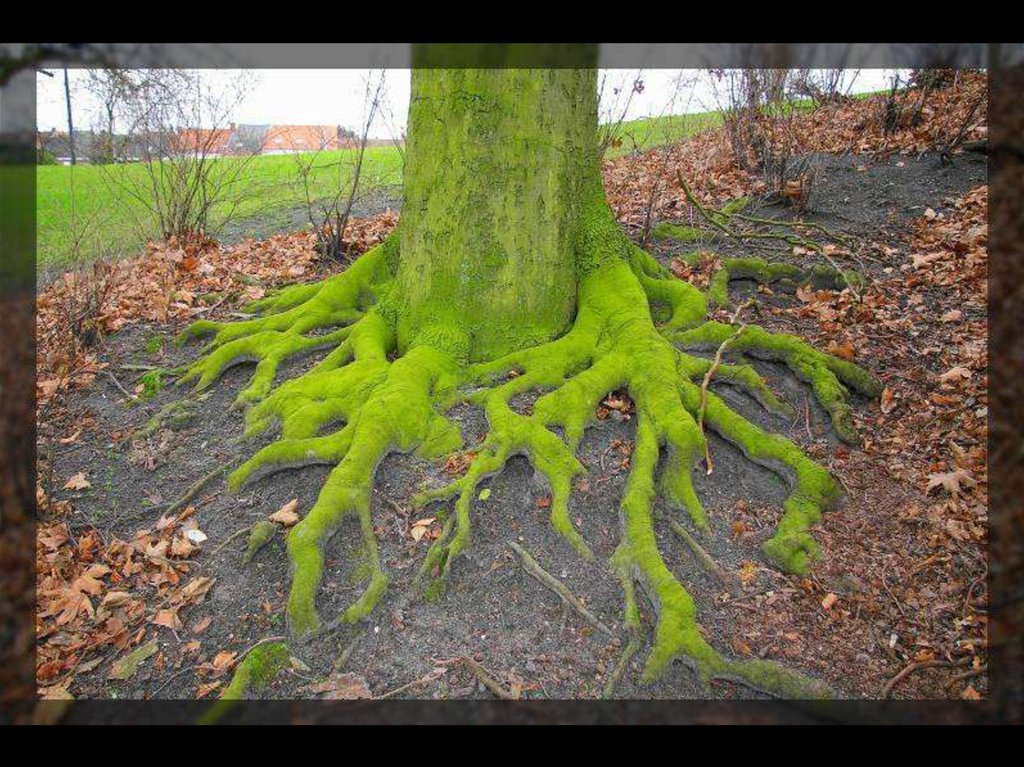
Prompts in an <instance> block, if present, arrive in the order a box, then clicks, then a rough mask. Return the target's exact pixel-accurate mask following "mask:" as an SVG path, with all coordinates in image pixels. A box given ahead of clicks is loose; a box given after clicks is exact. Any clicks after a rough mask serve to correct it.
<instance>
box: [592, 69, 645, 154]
mask: <svg viewBox="0 0 1024 767" xmlns="http://www.w3.org/2000/svg"><path fill="white" fill-rule="evenodd" d="M607 79H608V78H607V75H603V76H602V77H601V82H600V84H599V86H598V93H597V99H598V103H600V104H601V105H602V107H601V112H602V113H601V115H600V119H599V120H598V142H599V143H598V146H599V147H600V152H601V156H602V157H603V156H604V155H605V154H606V153H607V152H608V150H609V149H618V148H619V147H621V146H622V142H623V137H622V131H621V128H622V123H623V121H625V119H626V115H627V114H628V113H629V107H630V105H631V104H632V103H633V97H634V96H636V95H638V94H640V93H643V92H644V87H645V86H644V81H643V70H640V71H639V72H638V73H637V75H636V77H634V78H633V79H632V81H631V82H629V83H626V84H620V85H612V86H609V85H608V82H607ZM606 94H610V95H606ZM630 138H631V139H633V141H634V144H633V151H634V152H635V151H637V150H638V149H639V147H638V146H637V145H636V141H635V138H634V137H632V136H631V137H630Z"/></svg>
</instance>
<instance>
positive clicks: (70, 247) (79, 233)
mask: <svg viewBox="0 0 1024 767" xmlns="http://www.w3.org/2000/svg"><path fill="white" fill-rule="evenodd" d="M354 158H355V153H354V152H353V151H352V150H338V151H333V152H322V153H320V154H319V155H317V156H316V158H315V160H314V162H313V166H312V171H311V173H310V193H311V195H312V196H313V197H314V198H322V197H327V196H330V195H331V194H332V190H334V189H337V188H339V186H342V185H347V184H348V183H350V182H351V178H352V176H351V174H352V167H353V161H354ZM298 159H299V160H301V159H305V160H307V161H308V160H309V159H311V158H310V157H309V156H307V157H305V158H301V157H300V158H298ZM243 162H245V161H244V160H242V159H240V158H221V159H216V160H212V161H211V163H212V164H213V169H212V171H211V176H213V177H215V178H216V177H219V178H233V181H232V183H231V184H230V185H229V186H228V187H227V190H226V193H225V202H224V203H222V204H220V205H218V206H216V207H215V208H214V209H213V211H212V220H211V222H210V228H211V233H213V234H216V233H217V231H218V230H219V229H220V228H221V227H222V226H223V225H224V224H225V223H226V220H227V219H228V217H229V216H230V217H232V218H233V219H234V220H238V219H246V218H252V217H257V216H271V217H273V216H275V215H279V214H280V213H281V212H282V211H286V210H291V209H295V208H300V207H302V206H304V205H305V195H306V192H305V189H304V186H303V183H302V181H301V176H300V173H299V170H298V169H299V164H298V161H297V158H296V156H294V155H265V156H260V157H254V158H252V159H250V160H249V161H248V164H247V165H246V166H245V167H244V168H242V169H241V170H240V171H239V169H238V168H237V167H232V166H237V165H238V164H240V163H243ZM236 174H237V177H235V175H236ZM361 178H362V181H361V183H362V184H363V185H364V188H373V187H377V186H381V185H394V184H400V183H401V178H402V159H401V154H400V152H399V151H398V149H396V148H395V147H372V148H370V149H367V151H366V157H365V159H364V163H363V171H362V177H361ZM147 179H148V174H147V172H146V169H145V167H144V166H142V165H141V164H138V163H128V164H124V165H108V166H99V165H77V166H75V167H70V166H61V165H41V166H38V167H37V169H36V182H37V185H36V231H37V236H38V243H37V244H38V250H37V266H38V269H39V271H49V272H52V271H54V270H57V269H60V268H61V267H63V266H66V265H68V264H70V263H71V262H72V261H74V260H76V258H78V259H81V260H85V261H88V260H92V259H94V258H97V257H112V258H116V257H119V256H124V255H131V254H134V253H136V252H138V251H139V250H140V249H141V247H142V246H143V245H144V244H145V242H146V240H147V239H150V238H152V237H154V236H156V235H157V234H158V225H157V222H156V220H155V218H154V216H153V215H152V214H151V212H150V211H149V210H148V209H147V207H146V205H144V204H143V203H142V202H140V201H139V199H137V197H136V196H134V195H133V194H132V192H131V189H133V188H145V186H146V183H147ZM72 202H74V205H73V204H72ZM76 242H77V244H76Z"/></svg>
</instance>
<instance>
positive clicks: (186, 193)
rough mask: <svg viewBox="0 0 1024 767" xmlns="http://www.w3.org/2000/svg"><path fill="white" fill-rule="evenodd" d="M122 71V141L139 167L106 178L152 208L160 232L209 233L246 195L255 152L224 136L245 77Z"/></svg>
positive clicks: (186, 236) (243, 89)
mask: <svg viewBox="0 0 1024 767" xmlns="http://www.w3.org/2000/svg"><path fill="white" fill-rule="evenodd" d="M122 74H123V80H124V82H125V83H126V84H123V85H122V86H121V88H122V90H123V94H124V95H123V96H122V101H123V106H122V111H123V113H124V115H125V118H126V122H127V124H128V126H129V131H128V133H127V134H126V139H125V140H126V142H127V143H128V145H130V147H131V149H130V151H131V152H132V155H133V157H137V158H138V165H139V166H140V167H141V172H124V173H122V172H108V173H107V179H108V180H109V182H110V183H112V184H113V185H114V186H115V187H117V188H118V189H119V190H120V191H121V192H123V193H125V194H127V195H128V196H129V197H130V198H131V199H133V200H135V201H137V202H138V203H140V204H141V206H142V207H143V209H144V210H146V211H147V212H148V213H149V214H151V216H152V219H153V221H155V224H156V227H157V229H158V231H159V235H160V236H161V237H162V238H164V239H169V238H171V237H177V238H178V239H179V240H182V241H184V240H187V239H189V238H190V237H195V236H205V235H207V234H212V233H213V232H214V231H215V230H216V229H218V228H219V227H221V226H223V225H224V224H225V223H227V222H228V221H229V220H231V218H232V216H233V215H234V213H235V212H236V211H237V209H238V206H239V205H240V204H241V203H242V201H243V200H244V199H245V193H246V190H245V189H244V187H243V185H242V184H240V183H239V182H240V180H241V179H242V178H243V176H244V174H245V171H246V168H247V166H248V164H249V161H250V160H251V159H252V158H253V157H254V156H255V155H256V153H257V151H258V149H257V150H256V151H253V149H252V147H250V146H247V145H246V144H245V143H244V142H234V143H232V142H230V141H229V138H230V136H231V133H232V131H231V124H230V122H229V119H230V117H231V114H232V112H233V111H234V109H235V107H236V106H237V105H238V104H239V102H240V101H241V99H242V98H243V97H244V95H245V93H246V91H247V87H248V78H247V76H246V75H245V74H240V75H236V76H234V77H230V78H225V81H224V82H223V83H221V84H217V85H214V84H211V83H208V82H206V81H204V78H203V77H202V76H201V74H200V73H199V72H197V71H188V70H136V71H127V72H124V73H122ZM215 212H216V218H215V217H214V213H215Z"/></svg>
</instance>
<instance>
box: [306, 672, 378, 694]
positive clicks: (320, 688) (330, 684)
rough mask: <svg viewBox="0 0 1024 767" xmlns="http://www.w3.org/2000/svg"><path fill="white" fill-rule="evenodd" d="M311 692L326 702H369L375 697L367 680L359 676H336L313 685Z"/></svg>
mask: <svg viewBox="0 0 1024 767" xmlns="http://www.w3.org/2000/svg"><path fill="white" fill-rule="evenodd" d="M308 689H309V691H310V692H314V693H318V694H320V696H321V697H322V698H323V699H324V700H367V699H369V698H372V697H373V693H372V692H370V688H369V687H368V686H367V684H366V680H365V679H364V678H363V677H361V676H359V675H358V674H351V673H348V674H334V675H333V676H331V677H330V678H329V679H327V681H325V682H321V683H320V684H316V685H311V686H310V687H309V688H308Z"/></svg>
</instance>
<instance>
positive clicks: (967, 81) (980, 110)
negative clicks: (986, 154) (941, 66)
mask: <svg viewBox="0 0 1024 767" xmlns="http://www.w3.org/2000/svg"><path fill="white" fill-rule="evenodd" d="M887 101H888V94H878V95H874V96H871V97H870V98H865V99H848V100H846V101H843V102H840V103H838V104H836V105H829V106H826V107H822V108H819V109H816V110H814V111H813V112H810V113H808V114H806V115H802V116H801V117H800V118H799V119H797V120H796V122H795V126H794V127H795V129H796V137H797V141H798V143H799V145H800V146H801V147H803V148H804V149H805V150H807V151H816V152H852V153H854V154H874V153H878V152H893V151H897V152H900V153H903V154H907V153H911V152H927V151H935V150H938V149H941V148H942V147H943V146H945V145H946V144H947V143H948V142H950V141H952V140H953V139H955V138H956V136H957V134H958V133H959V132H960V128H961V126H965V130H964V134H963V136H962V138H961V140H963V141H972V140H976V139H982V138H985V136H986V135H987V124H988V115H987V111H988V109H987V107H988V79H987V77H986V75H985V74H984V73H983V72H969V71H964V72H957V73H956V74H955V76H954V79H953V81H952V82H951V83H949V84H948V85H945V86H944V87H940V88H931V89H928V90H925V89H923V88H921V87H915V88H909V89H907V90H904V91H900V92H898V93H897V94H896V95H895V96H894V98H893V102H894V106H895V110H896V114H897V115H898V116H899V119H898V123H897V125H896V126H895V130H893V131H892V132H889V133H887V132H886V130H885V106H886V103H887ZM975 104H976V106H975Z"/></svg>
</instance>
